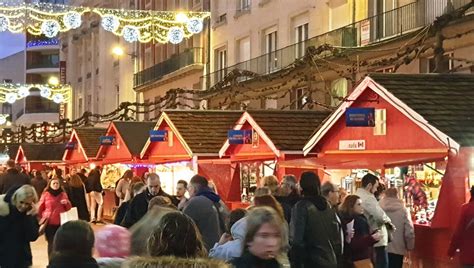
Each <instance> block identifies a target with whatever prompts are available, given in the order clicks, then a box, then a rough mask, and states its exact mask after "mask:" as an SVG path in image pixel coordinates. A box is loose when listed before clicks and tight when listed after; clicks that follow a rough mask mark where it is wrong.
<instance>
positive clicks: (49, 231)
mask: <svg viewBox="0 0 474 268" xmlns="http://www.w3.org/2000/svg"><path fill="white" fill-rule="evenodd" d="M58 229H59V225H49V224H48V225H46V229H44V236H45V237H46V241H47V242H48V258H51V253H53V242H54V235H55V234H56V232H57V231H58Z"/></svg>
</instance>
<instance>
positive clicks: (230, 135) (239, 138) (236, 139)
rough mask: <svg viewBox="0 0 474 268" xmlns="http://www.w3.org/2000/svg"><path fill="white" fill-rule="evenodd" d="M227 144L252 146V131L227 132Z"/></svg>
mask: <svg viewBox="0 0 474 268" xmlns="http://www.w3.org/2000/svg"><path fill="white" fill-rule="evenodd" d="M227 139H228V140H229V144H252V130H229V131H228V132H227Z"/></svg>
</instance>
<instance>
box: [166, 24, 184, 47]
mask: <svg viewBox="0 0 474 268" xmlns="http://www.w3.org/2000/svg"><path fill="white" fill-rule="evenodd" d="M183 38H184V32H183V29H181V28H179V27H172V28H171V29H170V30H169V32H168V40H169V41H170V43H171V44H179V43H181V41H183Z"/></svg>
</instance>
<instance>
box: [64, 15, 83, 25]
mask: <svg viewBox="0 0 474 268" xmlns="http://www.w3.org/2000/svg"><path fill="white" fill-rule="evenodd" d="M63 21H64V25H66V27H68V28H70V29H77V28H79V27H81V24H82V19H81V14H80V13H79V12H76V11H69V12H68V13H66V14H65V15H64V17H63Z"/></svg>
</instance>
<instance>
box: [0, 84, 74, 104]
mask: <svg viewBox="0 0 474 268" xmlns="http://www.w3.org/2000/svg"><path fill="white" fill-rule="evenodd" d="M32 89H37V90H39V91H40V95H41V97H43V98H47V99H49V100H52V101H55V102H58V103H65V102H68V101H69V100H70V99H71V86H69V85H59V84H57V85H51V84H49V85H48V84H41V85H37V84H13V83H0V103H2V102H8V103H14V102H15V101H16V100H19V99H22V98H25V97H27V96H29V95H30V90H32Z"/></svg>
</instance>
